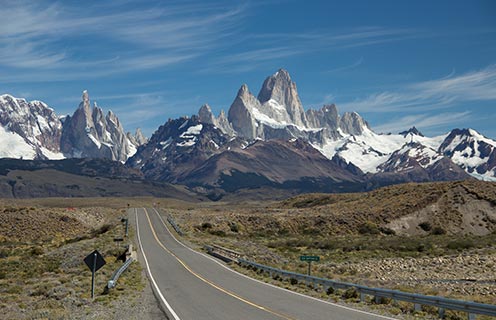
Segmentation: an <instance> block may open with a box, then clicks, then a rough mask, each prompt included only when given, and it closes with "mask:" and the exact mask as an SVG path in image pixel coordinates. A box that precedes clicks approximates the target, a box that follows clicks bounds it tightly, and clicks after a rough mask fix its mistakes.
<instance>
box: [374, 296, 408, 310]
mask: <svg viewBox="0 0 496 320" xmlns="http://www.w3.org/2000/svg"><path fill="white" fill-rule="evenodd" d="M374 299H375V303H377V304H380V303H381V297H379V296H378V295H376V296H375V298H374ZM415 305H417V304H415ZM415 311H417V307H415Z"/></svg>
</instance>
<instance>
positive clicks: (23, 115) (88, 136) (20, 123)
mask: <svg viewBox="0 0 496 320" xmlns="http://www.w3.org/2000/svg"><path fill="white" fill-rule="evenodd" d="M82 100H83V101H82V102H81V104H80V106H79V108H78V109H77V110H76V112H75V113H74V115H73V116H72V117H71V116H65V117H59V116H57V115H56V114H55V111H54V110H53V109H52V108H50V107H48V106H47V105H46V104H45V103H43V102H41V101H37V100H35V101H31V102H27V101H26V100H25V99H20V98H15V97H13V96H11V95H8V94H4V95H1V96H0V128H1V132H0V135H1V140H0V141H1V142H2V143H1V145H0V157H13V158H24V159H63V158H65V157H94V158H107V159H112V160H119V161H122V162H124V161H125V160H127V158H129V157H130V156H132V155H133V154H134V153H135V152H136V150H137V147H138V146H140V145H141V144H143V143H144V142H143V141H146V139H145V138H144V137H143V135H142V134H141V132H140V131H138V132H137V133H136V136H134V137H132V136H131V137H132V139H130V138H129V137H128V136H127V135H126V134H124V129H123V127H122V125H121V124H120V122H119V119H118V118H117V116H116V115H115V114H113V113H112V112H111V111H110V112H109V113H108V114H107V115H106V116H104V114H103V110H102V109H101V108H99V107H98V106H97V105H96V103H95V104H94V106H93V109H91V107H90V101H89V96H88V93H87V91H84V92H83V98H82Z"/></svg>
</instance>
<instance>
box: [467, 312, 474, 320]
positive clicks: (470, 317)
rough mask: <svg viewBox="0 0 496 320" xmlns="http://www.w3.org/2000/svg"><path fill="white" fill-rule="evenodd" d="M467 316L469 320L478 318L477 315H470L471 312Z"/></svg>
mask: <svg viewBox="0 0 496 320" xmlns="http://www.w3.org/2000/svg"><path fill="white" fill-rule="evenodd" d="M467 316H468V317H467V319H468V320H475V317H476V315H475V314H474V313H470V312H469V313H467Z"/></svg>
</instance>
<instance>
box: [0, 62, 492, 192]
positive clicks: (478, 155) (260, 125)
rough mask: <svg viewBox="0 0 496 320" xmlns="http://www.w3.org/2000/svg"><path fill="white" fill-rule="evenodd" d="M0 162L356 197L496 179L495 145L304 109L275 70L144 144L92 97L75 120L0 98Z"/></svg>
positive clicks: (204, 185) (226, 188)
mask: <svg viewBox="0 0 496 320" xmlns="http://www.w3.org/2000/svg"><path fill="white" fill-rule="evenodd" d="M0 141H1V144H0V157H11V158H23V159H44V160H46V159H62V158H73V157H76V158H81V157H88V158H104V159H110V160H114V161H120V162H122V163H124V162H125V163H126V165H127V166H128V167H130V168H134V169H138V170H139V171H141V173H142V174H143V176H144V177H145V178H146V179H149V180H154V181H162V182H168V183H174V184H183V185H187V186H188V187H190V188H191V189H194V190H197V191H200V192H204V191H205V190H209V191H208V192H212V190H214V191H215V192H221V193H222V192H235V191H237V190H240V189H246V188H256V187H260V186H267V187H272V188H283V189H286V188H287V189H292V190H297V192H308V191H326V192H340V191H341V192H342V191H360V190H368V189H373V188H376V187H379V186H383V185H388V184H393V183H401V182H411V181H415V182H424V181H443V180H461V179H468V178H477V179H480V180H489V181H496V141H494V140H492V139H489V138H486V137H484V136H483V135H482V134H480V133H478V132H477V131H476V130H474V129H453V130H452V131H450V132H448V133H446V134H444V135H440V136H436V137H425V136H424V135H423V134H422V133H421V132H420V131H419V130H417V129H416V128H415V127H413V128H411V129H409V130H406V131H404V132H401V133H398V134H379V133H376V132H374V131H373V130H372V128H371V127H370V126H369V124H368V123H367V121H365V120H364V119H363V118H362V117H361V116H360V115H359V114H358V113H356V112H345V113H343V114H342V115H340V114H339V111H338V109H337V107H336V105H334V104H331V105H324V106H323V107H322V108H321V109H319V110H315V109H307V110H306V111H305V109H304V108H303V105H302V103H301V100H300V98H299V95H298V92H297V87H296V84H295V83H294V82H293V81H292V80H291V77H290V75H289V73H288V72H287V71H286V70H283V69H281V70H279V71H277V72H276V73H275V74H273V75H271V76H269V77H268V78H267V79H266V80H265V81H264V82H263V84H262V87H261V89H260V91H259V93H258V95H257V96H255V95H254V94H252V93H251V92H250V90H249V88H248V86H246V85H242V86H241V88H240V89H239V90H238V93H237V95H236V96H235V98H234V100H233V103H232V104H231V106H230V108H229V110H228V112H227V116H226V113H225V112H224V111H221V113H220V114H219V116H217V117H216V116H215V115H214V114H213V113H212V110H211V107H210V106H209V105H207V104H206V105H203V106H202V107H201V108H200V110H199V112H198V114H197V115H193V116H191V117H181V118H178V119H169V120H168V121H167V122H166V123H164V124H163V125H162V126H160V127H159V128H158V129H157V130H156V131H155V132H154V134H153V135H152V136H151V137H150V139H149V140H147V139H146V138H145V137H144V136H143V135H142V134H141V132H140V131H137V132H136V134H134V135H132V134H130V133H125V131H124V128H123V126H122V124H121V123H120V122H119V119H118V118H117V116H116V115H115V114H114V113H112V112H111V111H110V112H108V113H107V115H106V116H104V114H103V111H102V109H101V108H99V107H98V106H97V105H96V103H95V104H94V105H93V106H91V104H90V100H89V97H88V93H87V92H86V91H84V92H83V97H82V102H81V103H80V105H79V107H78V108H77V110H76V111H75V112H74V114H73V115H72V116H66V117H58V116H57V115H56V114H55V112H54V111H53V109H51V108H49V107H48V106H47V105H46V104H44V103H43V102H40V101H31V102H27V101H26V100H24V99H18V98H14V97H12V96H10V95H2V96H0Z"/></svg>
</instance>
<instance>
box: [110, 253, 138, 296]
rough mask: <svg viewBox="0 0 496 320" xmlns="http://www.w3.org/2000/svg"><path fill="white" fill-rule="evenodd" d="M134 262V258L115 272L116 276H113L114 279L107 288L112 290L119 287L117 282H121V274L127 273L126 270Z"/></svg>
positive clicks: (111, 279)
mask: <svg viewBox="0 0 496 320" xmlns="http://www.w3.org/2000/svg"><path fill="white" fill-rule="evenodd" d="M131 262H133V258H129V259H127V260H126V262H124V264H123V265H122V266H121V267H120V268H119V269H117V270H115V271H114V274H113V275H112V278H110V280H109V281H108V283H107V288H109V289H112V288H114V287H115V286H116V285H117V280H119V277H120V276H121V274H122V273H123V272H124V271H126V269H127V268H128V267H129V265H130V264H131Z"/></svg>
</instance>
